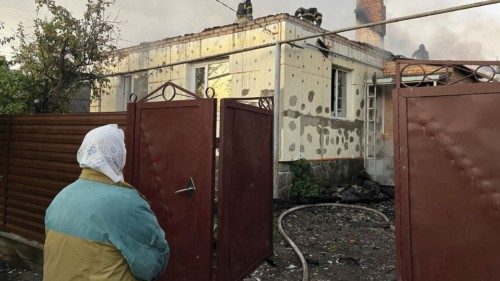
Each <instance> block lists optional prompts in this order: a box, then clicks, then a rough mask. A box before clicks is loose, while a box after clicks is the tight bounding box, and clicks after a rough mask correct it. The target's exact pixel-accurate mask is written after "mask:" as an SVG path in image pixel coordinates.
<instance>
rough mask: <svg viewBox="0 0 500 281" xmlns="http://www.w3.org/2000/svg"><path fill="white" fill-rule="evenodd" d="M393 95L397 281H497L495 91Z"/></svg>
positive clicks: (470, 88) (499, 98)
mask: <svg viewBox="0 0 500 281" xmlns="http://www.w3.org/2000/svg"><path fill="white" fill-rule="evenodd" d="M396 95H397V99H395V100H396V103H395V105H396V107H397V112H396V113H397V114H396V116H398V122H397V123H396V130H397V134H396V136H397V137H398V138H397V140H396V142H395V143H396V155H397V159H396V166H395V167H397V171H396V172H397V177H396V182H397V194H398V196H397V201H396V211H397V222H396V223H397V228H398V231H397V246H398V247H397V249H398V253H397V254H398V263H399V264H398V269H399V274H398V275H399V280H405V281H434V280H436V281H437V280H439V281H456V280H460V281H479V280H481V281H487V280H488V281H493V280H498V279H499V276H500V259H499V258H498V251H499V250H498V249H500V236H499V233H500V172H499V171H500V161H499V159H500V145H499V144H500V122H498V120H500V110H498V107H499V105H500V83H484V84H468V85H454V86H445V87H428V88H412V89H401V90H399V92H397V93H396Z"/></svg>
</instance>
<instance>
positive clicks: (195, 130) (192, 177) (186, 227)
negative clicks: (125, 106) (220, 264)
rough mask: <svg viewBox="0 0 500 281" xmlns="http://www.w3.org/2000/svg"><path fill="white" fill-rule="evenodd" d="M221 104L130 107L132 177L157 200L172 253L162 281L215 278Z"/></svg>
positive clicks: (200, 101) (204, 101)
mask: <svg viewBox="0 0 500 281" xmlns="http://www.w3.org/2000/svg"><path fill="white" fill-rule="evenodd" d="M215 102H216V101H215V100H211V99H196V100H185V101H168V102H144V103H141V102H139V103H136V104H134V105H129V110H128V112H129V117H128V120H129V121H130V120H134V124H135V125H134V134H133V135H132V134H131V133H129V134H127V143H128V144H129V145H128V146H129V147H130V148H133V151H132V150H130V151H129V155H130V157H133V167H130V165H129V166H127V168H126V170H127V172H128V173H129V174H128V175H127V176H128V177H130V172H132V177H131V178H132V181H133V184H134V186H136V187H137V189H138V190H139V191H140V192H141V193H142V194H144V196H145V197H146V198H147V199H148V200H150V201H151V208H152V209H153V211H154V212H155V214H156V216H157V218H158V221H159V223H160V225H161V227H162V228H163V229H165V231H166V236H167V240H168V242H169V245H170V250H171V252H170V253H171V254H170V260H169V264H168V266H167V269H166V272H165V273H164V275H163V276H162V277H161V278H160V280H176V281H183V280H185V281H191V280H199V281H208V280H211V276H212V242H213V238H212V236H213V235H212V230H213V193H214V160H215V159H214V158H215V106H216V103H215ZM130 107H135V109H130ZM130 114H134V115H135V116H134V117H133V118H132V116H130ZM129 128H132V127H129ZM138 227H140V225H139V226H138Z"/></svg>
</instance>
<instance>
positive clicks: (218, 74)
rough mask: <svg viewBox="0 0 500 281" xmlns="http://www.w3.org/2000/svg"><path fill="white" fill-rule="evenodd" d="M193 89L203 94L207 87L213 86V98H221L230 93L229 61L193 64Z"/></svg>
mask: <svg viewBox="0 0 500 281" xmlns="http://www.w3.org/2000/svg"><path fill="white" fill-rule="evenodd" d="M193 88H194V91H195V92H196V93H197V94H199V95H203V96H205V91H206V89H207V88H213V89H214V91H215V98H218V99H221V98H226V97H229V96H230V95H231V73H230V72H229V62H228V61H221V62H210V63H206V64H201V65H196V66H194V87H193ZM209 94H211V93H209Z"/></svg>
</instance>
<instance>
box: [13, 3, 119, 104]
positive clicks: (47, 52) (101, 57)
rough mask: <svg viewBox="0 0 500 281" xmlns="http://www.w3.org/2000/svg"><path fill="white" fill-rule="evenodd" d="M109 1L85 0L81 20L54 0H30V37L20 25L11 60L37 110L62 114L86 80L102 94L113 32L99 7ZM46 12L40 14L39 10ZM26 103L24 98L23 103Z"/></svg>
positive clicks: (113, 60) (110, 60)
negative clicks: (33, 14) (29, 83)
mask: <svg viewBox="0 0 500 281" xmlns="http://www.w3.org/2000/svg"><path fill="white" fill-rule="evenodd" d="M113 3H114V0H89V1H88V2H87V5H86V6H87V8H86V10H85V12H84V14H83V17H82V18H81V19H78V18H75V17H74V16H73V15H72V14H71V13H70V12H69V11H68V10H67V9H66V8H64V7H62V6H59V5H57V4H56V3H55V1H54V0H35V4H36V7H37V8H36V11H37V18H36V19H35V20H34V32H33V34H32V36H30V35H29V34H28V33H27V32H26V30H25V28H24V26H23V25H20V26H19V28H18V32H17V39H18V40H19V47H18V48H15V51H16V54H15V55H14V63H16V64H18V65H19V69H20V71H21V72H22V73H23V74H25V75H27V76H29V77H30V79H31V80H32V81H33V82H34V83H33V84H32V86H33V87H34V88H33V89H31V97H33V96H34V97H35V99H33V100H32V101H38V104H37V112H42V113H47V112H56V113H57V112H66V111H68V110H69V102H70V99H71V97H72V96H74V95H76V94H77V93H78V92H79V90H80V89H81V88H82V87H83V86H85V85H88V84H90V86H91V89H92V93H93V97H94V98H98V97H99V96H100V95H102V94H103V93H105V90H106V88H107V85H108V82H109V79H107V78H104V77H102V76H103V74H104V73H105V70H106V69H107V68H108V67H110V66H112V65H114V64H115V63H116V57H115V56H114V55H112V54H113V53H114V51H115V50H116V46H115V44H116V40H115V39H116V38H117V36H118V30H117V27H116V26H115V24H114V22H112V21H110V18H109V15H106V13H105V10H106V9H107V8H108V7H109V6H110V5H112V4H113ZM42 9H46V10H48V12H49V14H50V16H49V17H44V18H40V17H39V13H40V10H42ZM28 103H29V102H28Z"/></svg>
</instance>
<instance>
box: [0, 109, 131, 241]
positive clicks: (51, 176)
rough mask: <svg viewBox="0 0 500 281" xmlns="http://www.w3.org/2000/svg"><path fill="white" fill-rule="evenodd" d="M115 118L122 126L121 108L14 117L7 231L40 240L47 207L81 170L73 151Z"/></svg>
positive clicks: (115, 122)
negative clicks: (96, 130) (93, 132)
mask: <svg viewBox="0 0 500 281" xmlns="http://www.w3.org/2000/svg"><path fill="white" fill-rule="evenodd" d="M1 122H2V121H1V119H0V129H1V128H2V126H3V125H2V123H1ZM113 123H114V124H118V125H119V126H120V127H121V128H125V126H126V115H125V113H89V114H67V115H32V116H13V117H12V124H11V132H10V134H9V135H10V146H9V148H10V150H9V153H8V159H9V161H8V176H7V179H8V184H7V191H6V196H7V200H6V216H5V218H6V223H5V230H6V231H9V232H13V233H16V234H19V235H21V236H23V237H26V238H29V239H34V240H37V241H40V242H43V240H44V237H45V229H44V214H45V209H46V208H47V207H48V205H49V204H50V202H51V201H52V199H53V198H54V197H55V195H57V193H58V192H59V191H60V190H61V189H62V188H64V187H65V186H66V185H68V184H69V183H71V182H73V181H74V180H76V179H77V178H78V176H79V174H80V171H81V170H80V168H79V167H78V164H77V162H76V152H77V150H78V148H79V145H80V143H81V141H82V140H83V137H84V136H85V134H86V133H87V132H88V131H89V130H91V129H93V128H96V127H98V126H101V125H106V124H113ZM2 131H3V130H0V142H4V141H5V140H4V139H5V137H4V136H3V134H2V133H1V132H2ZM2 147H3V146H2ZM0 150H1V149H0ZM0 153H1V152H0ZM1 155H2V154H0V157H2V156H1Z"/></svg>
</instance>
